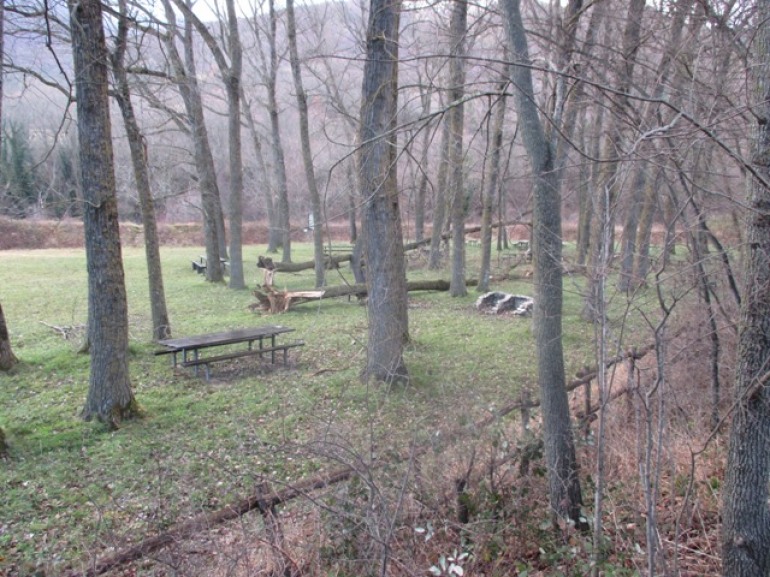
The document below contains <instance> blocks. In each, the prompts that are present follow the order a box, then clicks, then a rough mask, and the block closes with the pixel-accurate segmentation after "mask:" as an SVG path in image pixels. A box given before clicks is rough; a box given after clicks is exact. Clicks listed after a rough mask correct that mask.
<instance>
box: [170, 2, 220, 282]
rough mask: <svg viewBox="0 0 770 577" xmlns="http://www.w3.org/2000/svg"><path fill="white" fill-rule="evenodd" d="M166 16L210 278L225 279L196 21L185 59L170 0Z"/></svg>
mask: <svg viewBox="0 0 770 577" xmlns="http://www.w3.org/2000/svg"><path fill="white" fill-rule="evenodd" d="M163 6H164V9H165V12H166V18H167V20H168V25H169V34H168V35H167V38H166V42H165V45H166V51H167V54H168V59H169V61H170V64H171V67H172V69H173V71H174V81H175V83H176V85H177V87H178V89H179V93H180V94H181V96H182V100H183V102H184V105H185V110H186V112H187V122H188V124H189V126H190V133H191V137H192V141H193V156H194V158H195V167H196V170H197V171H198V184H199V186H200V190H201V200H202V204H203V224H204V228H205V231H206V234H205V238H206V262H207V266H206V279H207V280H209V281H211V282H221V281H222V280H223V279H224V273H223V270H222V266H221V264H220V258H221V257H223V256H224V255H225V254H226V251H225V250H223V247H224V246H225V242H224V236H223V234H224V224H223V223H222V222H221V221H222V204H221V201H220V196H219V186H218V185H217V177H216V171H215V168H214V157H213V155H212V153H211V144H210V142H209V137H208V129H207V128H206V121H205V118H204V116H203V99H202V97H201V91H200V86H199V85H198V80H197V77H196V67H195V55H194V51H193V23H192V21H191V19H189V18H185V22H184V31H183V33H182V42H183V47H184V53H185V61H184V62H183V61H182V58H181V56H180V55H179V51H178V50H177V47H176V40H175V38H176V36H177V35H178V34H179V30H178V27H177V19H176V14H175V13H174V9H173V8H172V7H171V2H170V0H163Z"/></svg>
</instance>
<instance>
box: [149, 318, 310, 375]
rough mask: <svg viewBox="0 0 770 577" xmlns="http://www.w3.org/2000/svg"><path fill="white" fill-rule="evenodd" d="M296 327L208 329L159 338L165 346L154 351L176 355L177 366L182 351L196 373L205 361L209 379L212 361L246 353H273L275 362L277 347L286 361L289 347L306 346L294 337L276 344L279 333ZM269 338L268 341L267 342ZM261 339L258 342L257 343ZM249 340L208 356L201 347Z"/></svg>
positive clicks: (273, 361)
mask: <svg viewBox="0 0 770 577" xmlns="http://www.w3.org/2000/svg"><path fill="white" fill-rule="evenodd" d="M292 331H294V329H292V328H290V327H285V326H281V325H267V326H262V327H250V328H244V329H234V330H231V331H224V332H219V333H209V334H204V335H194V336H191V337H183V338H180V339H165V340H162V341H158V344H159V345H162V346H163V347H165V348H164V349H162V350H159V351H155V354H156V355H166V354H170V355H173V357H172V359H173V360H172V363H173V366H174V367H176V366H177V365H178V364H179V363H178V360H177V355H178V354H179V353H181V354H182V362H181V365H182V366H183V367H194V368H195V374H198V367H199V366H200V365H203V366H204V367H205V369H206V379H207V380H208V379H209V377H210V374H209V364H210V363H215V362H219V361H225V360H228V359H237V358H240V357H246V356H255V355H259V356H262V355H264V354H266V353H270V362H271V363H275V353H276V351H283V362H284V364H286V360H287V359H286V357H287V353H288V350H289V349H290V348H293V347H299V346H303V345H304V344H305V343H303V342H302V341H294V342H290V343H284V344H276V339H275V338H276V337H277V336H278V335H281V334H284V333H290V332H292ZM266 341H267V342H266ZM255 342H258V343H259V346H258V347H254V343H255ZM240 343H246V344H247V347H248V348H247V349H245V350H235V351H230V352H227V353H224V354H221V355H214V356H205V357H202V356H201V355H200V351H201V350H202V349H210V348H213V347H221V346H226V345H237V344H240Z"/></svg>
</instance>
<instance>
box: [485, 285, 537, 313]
mask: <svg viewBox="0 0 770 577" xmlns="http://www.w3.org/2000/svg"><path fill="white" fill-rule="evenodd" d="M534 306H535V301H534V300H533V299H532V297H528V296H525V295H512V294H508V293H504V292H500V291H492V292H488V293H485V294H483V295H481V296H480V297H479V298H478V299H476V308H477V309H478V310H479V311H480V312H483V313H485V314H489V315H499V314H503V313H512V314H513V315H515V316H521V317H528V316H531V315H532V308H533V307H534Z"/></svg>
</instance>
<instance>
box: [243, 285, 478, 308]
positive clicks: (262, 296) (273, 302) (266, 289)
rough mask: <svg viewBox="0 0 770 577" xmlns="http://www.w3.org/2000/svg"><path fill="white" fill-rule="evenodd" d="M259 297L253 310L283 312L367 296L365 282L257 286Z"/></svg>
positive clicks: (427, 288) (435, 288)
mask: <svg viewBox="0 0 770 577" xmlns="http://www.w3.org/2000/svg"><path fill="white" fill-rule="evenodd" d="M478 282H479V281H478V280H477V279H468V280H466V281H465V284H466V285H467V286H476V285H477V284H478ZM406 290H407V291H408V292H412V291H448V290H449V281H447V280H443V279H436V280H421V281H408V282H407V283H406ZM253 294H254V296H255V297H257V302H256V303H254V304H252V305H250V306H249V308H250V309H251V310H263V311H266V312H269V313H273V314H276V313H283V312H286V311H288V310H289V309H290V308H291V307H292V306H294V305H298V304H302V303H306V302H310V301H318V300H322V299H331V298H339V297H350V296H356V297H359V298H361V297H365V296H366V294H367V292H366V285H365V284H352V285H340V286H334V287H326V288H323V289H317V290H309V291H279V290H276V289H275V288H274V287H272V286H270V285H265V286H262V287H260V288H257V289H255V290H254V292H253Z"/></svg>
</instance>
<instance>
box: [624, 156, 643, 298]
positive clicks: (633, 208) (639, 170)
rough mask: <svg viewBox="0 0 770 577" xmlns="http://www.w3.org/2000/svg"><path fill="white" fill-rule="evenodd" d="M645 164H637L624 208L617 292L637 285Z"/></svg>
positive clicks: (628, 289)
mask: <svg viewBox="0 0 770 577" xmlns="http://www.w3.org/2000/svg"><path fill="white" fill-rule="evenodd" d="M646 169H647V167H646V163H644V162H643V161H642V162H637V163H636V167H635V171H636V175H635V176H634V178H633V179H632V184H631V199H630V201H629V203H628V207H627V208H626V218H625V220H624V222H623V232H622V234H621V237H620V273H619V276H618V290H619V291H621V292H626V293H627V292H628V291H630V290H633V289H634V288H635V287H636V286H637V283H636V282H635V281H634V276H633V272H634V256H635V255H636V250H637V246H636V238H637V236H638V227H639V219H640V213H641V211H642V205H643V198H644V193H645V191H646V188H645V185H646V182H647V173H646Z"/></svg>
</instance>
